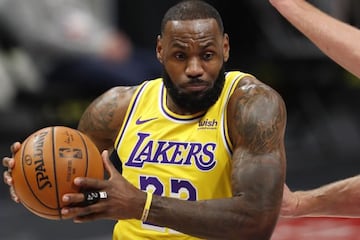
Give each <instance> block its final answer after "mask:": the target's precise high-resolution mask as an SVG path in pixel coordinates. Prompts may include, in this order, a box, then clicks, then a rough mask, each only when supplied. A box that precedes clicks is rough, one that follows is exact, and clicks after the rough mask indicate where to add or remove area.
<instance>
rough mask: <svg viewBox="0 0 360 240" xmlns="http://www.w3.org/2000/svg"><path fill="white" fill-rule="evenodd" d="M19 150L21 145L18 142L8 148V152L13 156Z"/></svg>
mask: <svg viewBox="0 0 360 240" xmlns="http://www.w3.org/2000/svg"><path fill="white" fill-rule="evenodd" d="M20 148H21V143H20V142H15V143H13V144H12V145H11V146H10V151H11V152H12V153H13V155H14V154H15V153H16V152H17V151H19V149H20Z"/></svg>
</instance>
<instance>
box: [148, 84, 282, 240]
mask: <svg viewBox="0 0 360 240" xmlns="http://www.w3.org/2000/svg"><path fill="white" fill-rule="evenodd" d="M259 85H260V86H259ZM259 85H258V84H254V85H251V84H247V85H244V86H243V89H238V90H236V92H235V93H234V94H233V96H232V97H231V100H230V105H229V111H228V118H229V132H230V134H231V139H232V141H233V143H234V154H233V171H232V184H233V197H232V198H227V199H215V200H206V201H183V200H179V199H172V198H164V197H160V196H155V195H154V197H153V202H152V205H151V210H150V213H149V216H148V222H150V223H152V224H156V225H160V226H167V227H170V228H172V229H175V230H178V231H181V232H184V233H187V234H191V235H193V236H198V237H201V238H210V239H248V240H251V239H256V240H259V239H269V238H270V236H271V234H272V232H273V229H274V226H275V224H276V221H277V218H278V214H279V210H280V206H281V200H282V189H283V184H284V179H285V152H284V142H283V138H284V131H285V121H286V113H285V106H284V103H283V101H282V99H281V98H280V96H279V95H278V94H277V93H275V92H274V91H273V90H271V89H269V88H268V87H266V86H263V85H261V84H259Z"/></svg>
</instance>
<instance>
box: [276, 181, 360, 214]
mask: <svg viewBox="0 0 360 240" xmlns="http://www.w3.org/2000/svg"><path fill="white" fill-rule="evenodd" d="M281 216H282V217H317V216H331V217H359V216H360V175H357V176H354V177H350V178H346V179H343V180H339V181H336V182H332V183H329V184H326V185H324V186H321V187H319V188H316V189H311V190H308V191H295V192H291V191H290V190H289V189H288V187H287V186H285V189H284V199H283V204H282V209H281Z"/></svg>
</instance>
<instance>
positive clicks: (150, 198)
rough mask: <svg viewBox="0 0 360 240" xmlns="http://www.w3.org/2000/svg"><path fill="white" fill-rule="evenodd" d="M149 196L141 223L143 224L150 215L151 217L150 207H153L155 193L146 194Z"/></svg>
mask: <svg viewBox="0 0 360 240" xmlns="http://www.w3.org/2000/svg"><path fill="white" fill-rule="evenodd" d="M146 193H147V196H146V202H145V206H144V210H143V213H142V216H141V221H142V222H146V220H147V218H148V215H149V211H150V206H151V202H152V197H153V193H152V192H146Z"/></svg>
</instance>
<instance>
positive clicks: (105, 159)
mask: <svg viewBox="0 0 360 240" xmlns="http://www.w3.org/2000/svg"><path fill="white" fill-rule="evenodd" d="M101 157H102V159H103V162H104V166H105V169H106V171H108V172H109V173H110V177H111V176H113V175H114V174H116V173H118V172H119V171H118V170H117V169H116V168H115V166H114V164H113V163H112V162H111V160H110V157H109V151H107V150H104V151H103V152H102V153H101Z"/></svg>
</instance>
